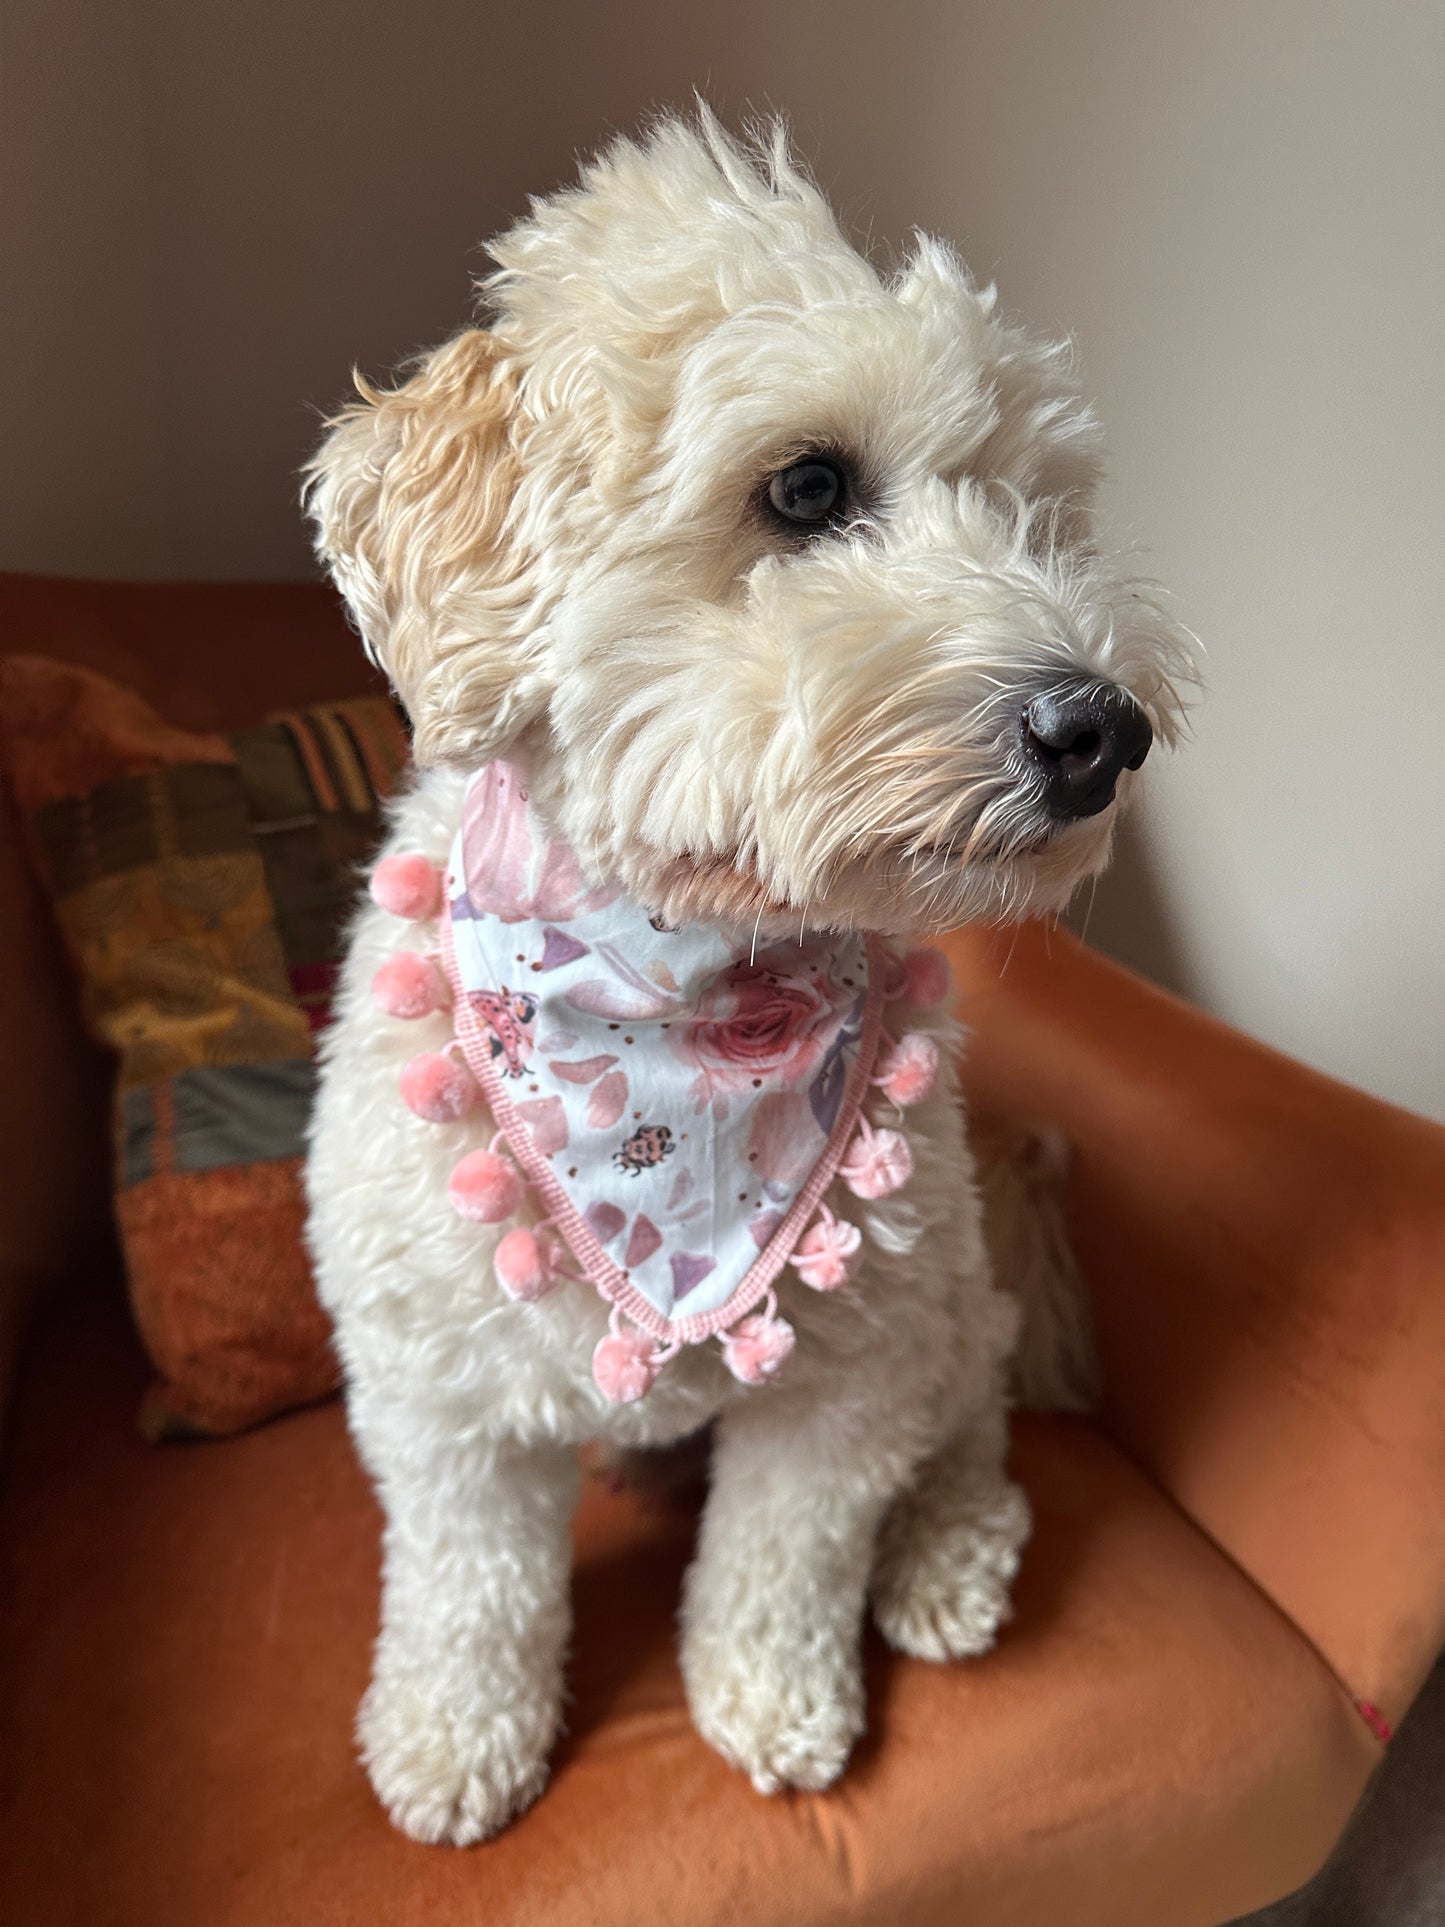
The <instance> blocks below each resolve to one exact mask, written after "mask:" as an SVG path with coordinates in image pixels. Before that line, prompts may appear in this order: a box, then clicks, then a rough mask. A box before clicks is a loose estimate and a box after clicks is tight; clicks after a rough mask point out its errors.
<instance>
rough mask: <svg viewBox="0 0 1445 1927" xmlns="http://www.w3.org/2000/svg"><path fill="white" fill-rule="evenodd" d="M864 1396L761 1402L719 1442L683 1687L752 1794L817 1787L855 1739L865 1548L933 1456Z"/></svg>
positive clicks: (830, 1394)
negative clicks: (917, 1468) (925, 1457)
mask: <svg viewBox="0 0 1445 1927" xmlns="http://www.w3.org/2000/svg"><path fill="white" fill-rule="evenodd" d="M869 1391H872V1392H874V1393H876V1387H872V1388H867V1389H864V1388H860V1387H857V1386H851V1387H850V1385H849V1384H848V1383H846V1382H843V1381H841V1380H839V1379H835V1380H834V1381H833V1382H832V1383H831V1384H830V1386H829V1387H828V1389H827V1391H826V1392H821V1391H820V1390H819V1389H818V1388H817V1387H816V1385H815V1387H814V1388H813V1391H812V1393H811V1395H810V1396H808V1397H806V1398H804V1397H797V1396H794V1395H793V1392H792V1388H791V1387H789V1386H787V1385H786V1384H783V1385H777V1386H768V1387H766V1388H764V1389H762V1390H760V1391H758V1392H757V1393H755V1394H754V1395H753V1396H752V1397H750V1398H749V1399H747V1400H746V1401H745V1402H744V1403H743V1404H742V1405H740V1406H738V1407H736V1408H735V1409H734V1410H733V1411H731V1412H729V1413H728V1414H727V1416H726V1417H725V1418H724V1419H723V1420H722V1421H721V1422H720V1424H719V1426H718V1429H717V1438H716V1442H715V1445H714V1451H713V1464H712V1483H711V1489H710V1491H709V1494H708V1501H707V1507H706V1510H705V1512H704V1515H703V1523H702V1532H701V1536H700V1540H699V1544H698V1552H697V1557H696V1559H695V1560H694V1562H693V1565H692V1569H691V1571H690V1572H689V1574H688V1577H687V1585H686V1591H685V1598H684V1605H683V1636H682V1665H683V1674H684V1677H685V1679H686V1682H687V1691H688V1699H689V1701H690V1703H691V1707H692V1714H693V1719H694V1721H695V1723H696V1725H697V1728H698V1731H699V1732H700V1733H701V1734H702V1736H703V1738H704V1739H706V1740H708V1741H709V1742H710V1743H711V1744H712V1745H713V1746H715V1747H716V1748H717V1749H718V1751H719V1752H720V1753H721V1754H722V1755H723V1756H724V1758H726V1759H727V1760H729V1761H731V1762H732V1764H733V1765H734V1766H737V1767H740V1768H741V1769H742V1770H743V1771H744V1772H745V1773H747V1774H748V1775H750V1777H751V1779H752V1782H753V1784H754V1786H756V1787H757V1788H758V1790H759V1791H760V1792H762V1793H772V1792H775V1791H776V1790H777V1789H778V1788H779V1787H781V1786H797V1787H812V1788H817V1787H824V1786H827V1785H828V1784H829V1783H830V1782H831V1781H833V1780H835V1779H836V1778H837V1776H838V1775H839V1773H841V1772H842V1770H843V1767H844V1765H845V1763H846V1761H847V1758H848V1755H849V1753H850V1751H851V1750H852V1747H853V1742H854V1741H855V1740H856V1739H857V1737H858V1735H859V1734H860V1733H861V1731H862V1729H863V1682H862V1660H861V1635H862V1622H863V1614H864V1610H865V1604H866V1595H867V1588H868V1575H869V1570H870V1568H871V1565H872V1560H873V1545H874V1539H875V1537H876V1534H877V1531H878V1524H879V1520H880V1519H881V1518H882V1516H883V1512H884V1509H885V1507H886V1506H887V1504H888V1502H889V1500H890V1499H891V1498H892V1497H893V1496H894V1494H895V1493H896V1492H897V1491H898V1490H899V1488H900V1487H901V1485H902V1484H903V1483H904V1482H905V1481H906V1480H907V1478H908V1476H909V1473H910V1472H911V1470H912V1468H913V1465H914V1463H915V1462H916V1459H917V1457H918V1456H919V1455H920V1454H921V1452H922V1451H925V1450H927V1449H928V1443H930V1442H931V1440H927V1439H925V1437H924V1435H923V1433H922V1432H921V1430H920V1426H921V1425H923V1424H926V1421H925V1420H922V1418H921V1415H920V1414H918V1413H916V1412H912V1411H908V1412H903V1413H899V1412H893V1411H888V1410H880V1409H879V1408H878V1404H877V1402H876V1398H870V1396H869Z"/></svg>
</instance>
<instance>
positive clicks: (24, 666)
mask: <svg viewBox="0 0 1445 1927" xmlns="http://www.w3.org/2000/svg"><path fill="white" fill-rule="evenodd" d="M0 749H3V753H4V757H5V765H6V773H7V776H8V779H9V783H10V786H11V788H12V791H13V793H14V795H15V798H16V800H17V802H18V803H19V805H20V808H21V810H22V812H23V814H24V816H25V819H26V822H27V824H28V827H29V830H30V835H31V842H32V846H33V848H34V851H35V854H36V859H37V862H38V864H39V867H40V870H41V874H42V876H43V878H44V881H45V883H46V885H47V887H48V889H49V891H50V893H51V895H52V897H53V899H54V903H55V908H56V914H57V916H58V918H59V921H60V924H61V928H62V930H63V932H64V935H65V939H66V942H67V945H68V948H69V951H70V954H71V956H72V958H73V960H74V962H75V966H76V970H77V973H78V975H79V978H80V982H81V996H82V1004H83V1009H84V1013H85V1016H86V1020H87V1022H88V1024H89V1026H90V1028H91V1029H92V1030H93V1031H94V1032H95V1034H96V1035H97V1036H99V1037H100V1038H101V1039H102V1041H104V1042H105V1043H106V1044H107V1045H109V1046H110V1048H111V1049H112V1050H113V1051H114V1053H115V1056H116V1059H117V1066H118V1070H117V1079H116V1096H115V1115H114V1123H115V1146H116V1156H115V1171H116V1211H117V1217H118V1221H119V1226H120V1232H121V1240H122V1244H123V1247H124V1252H125V1259H126V1266H127V1272H128V1276H129V1282H130V1291H131V1300H132V1304H133V1307H134V1310H135V1315H136V1319H137V1323H138V1325H139V1327H140V1332H141V1336H142V1339H143V1340H144V1342H145V1344H146V1347H147V1349H148V1350H149V1352H150V1355H151V1358H152V1360H153V1362H154V1364H155V1366H156V1368H157V1371H158V1373H159V1380H158V1383H157V1384H156V1385H155V1386H154V1387H153V1388H152V1390H151V1392H150V1394H149V1395H148V1397H147V1400H146V1403H145V1406H144V1408H143V1411H142V1426H143V1429H144V1430H146V1432H147V1433H148V1434H149V1435H150V1436H152V1437H156V1438H160V1437H169V1436H177V1435H182V1434H195V1433H206V1434H215V1433H223V1432H231V1431H235V1430H238V1429H240V1428H242V1427H244V1426H247V1425H252V1424H255V1423H257V1422H258V1421H259V1420H261V1419H264V1418H267V1417H269V1416H271V1415H272V1414H274V1413H276V1412H278V1411H281V1410H284V1409H286V1408H287V1407H289V1406H293V1405H298V1404H302V1403H305V1402H307V1401H309V1400H312V1399H316V1398H319V1397H322V1396H324V1395H325V1394H326V1393H327V1392H329V1391H330V1390H332V1389H333V1388H334V1385H335V1382H336V1375H337V1373H336V1361H335V1358H334V1355H333V1353H332V1350H331V1344H330V1333H329V1329H328V1327H327V1323H326V1319H325V1316H324V1314H323V1313H322V1311H321V1309H320V1306H319V1305H318V1304H317V1302H316V1298H315V1294H314V1291H313V1289H312V1284H311V1278H310V1273H309V1270H308V1267H307V1263H306V1258H305V1252H304V1247H303V1244H302V1226H303V1215H304V1214H303V1204H302V1195H301V1185H300V1169H301V1158H302V1154H303V1148H304V1141H305V1132H306V1123H307V1117H308V1114H309V1111H310V1106H311V1097H312V1090H313V1083H314V1055H313V1053H314V1039H315V1035H316V1032H317V1031H318V1029H320V1027H321V1026H322V1025H324V1024H325V1022H326V1020H327V1017H328V1014H329V1003H330V995H331V988H332V983H333V980H334V976H335V972H336V967H337V960H338V956H339V952H340V941H341V932H342V928H343V925H344V923H345V920H346V917H347V914H348V912H349V909H350V907H351V905H352V903H353V902H354V900H355V896H356V891H357V880H358V871H359V868H360V866H361V865H362V864H363V863H364V862H365V860H366V859H367V857H368V856H369V854H370V852H371V850H372V848H373V847H374V845H375V843H376V841H377V839H378V837H379V835H380V830H381V806H382V804H383V802H384V801H385V799H386V797H387V796H388V795H389V794H390V793H391V792H392V790H393V789H394V788H395V786H396V784H397V782H398V780H399V778H400V776H401V773H402V771H403V769H404V766H405V763H406V758H407V753H408V750H407V741H406V735H405V731H404V729H403V727H402V724H401V722H400V720H399V719H398V717H397V715H396V714H395V712H394V711H393V710H392V708H391V706H390V705H389V704H388V703H387V702H386V701H385V700H384V699H383V698H380V697H362V698H357V699H354V700H351V701H347V702H337V703H331V704H325V705H321V706H319V707H316V708H312V709H307V710H304V711H296V712H291V713H288V714H285V715H281V716H277V717H274V718H272V719H271V720H270V721H269V722H266V723H264V724H262V725H261V726H260V727H258V728H254V729H245V730H240V731H237V732H235V733H234V734H231V735H228V736H212V735H200V734H195V733H192V732H188V731H181V730H177V729H174V728H171V727H170V726H169V725H167V724H166V723H165V722H164V721H163V720H162V719H161V718H160V717H159V716H158V715H157V714H156V713H155V711H154V710H152V709H151V708H150V707H149V706H148V705H146V704H145V703H143V702H142V701H141V699H140V698H139V697H138V696H137V695H136V694H135V693H134V692H133V691H130V690H127V689H124V688H122V687H121V686H120V685H118V684H116V683H113V682H111V681H109V680H108V679H106V678H105V677H102V676H98V675H96V674H94V673H93V672H92V671H89V670H86V669H81V668H78V667H75V666H72V665H69V664H65V663H60V662H55V661H52V660H50V659H48V658H42V657H26V656H17V657H11V658H10V659H9V661H7V662H6V663H5V664H4V666H3V668H0Z"/></svg>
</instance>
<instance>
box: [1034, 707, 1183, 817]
mask: <svg viewBox="0 0 1445 1927" xmlns="http://www.w3.org/2000/svg"><path fill="white" fill-rule="evenodd" d="M1020 728H1021V730H1022V734H1023V743H1024V750H1025V753H1026V754H1027V756H1028V759H1029V762H1030V763H1031V764H1032V766H1033V767H1034V768H1035V769H1036V770H1037V772H1038V774H1039V776H1040V778H1041V779H1042V786H1043V787H1042V796H1043V803H1044V807H1045V809H1046V810H1047V811H1048V813H1049V815H1050V816H1052V817H1055V818H1058V819H1060V820H1062V821H1073V820H1075V819H1076V818H1079V817H1085V816H1097V815H1098V814H1099V812H1100V811H1101V810H1106V809H1108V807H1109V805H1110V804H1111V803H1112V802H1113V800H1114V789H1115V786H1116V784H1117V783H1118V781H1119V778H1120V776H1122V775H1123V773H1124V771H1125V770H1126V769H1138V768H1139V766H1140V765H1141V764H1142V763H1143V761H1144V758H1145V757H1146V756H1147V755H1148V754H1149V746H1150V744H1151V743H1152V742H1153V741H1154V731H1153V729H1152V728H1151V727H1150V724H1149V718H1148V717H1147V716H1146V715H1145V714H1144V712H1143V710H1142V709H1141V708H1140V707H1139V705H1138V703H1136V702H1135V700H1134V698H1133V697H1132V696H1131V695H1130V694H1129V693H1128V691H1127V690H1124V689H1121V688H1120V687H1119V686H1118V684H1117V683H1110V682H1079V683H1065V684H1059V683H1054V684H1052V685H1051V686H1050V687H1049V689H1048V690H1047V692H1046V693H1045V694H1043V695H1041V696H1035V697H1034V698H1033V700H1032V701H1031V702H1029V703H1026V704H1025V706H1024V709H1023V713H1022V716H1021V718H1020Z"/></svg>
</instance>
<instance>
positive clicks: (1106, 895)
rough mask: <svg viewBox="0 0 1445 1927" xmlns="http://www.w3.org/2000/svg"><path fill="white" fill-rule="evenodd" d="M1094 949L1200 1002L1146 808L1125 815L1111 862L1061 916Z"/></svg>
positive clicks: (1197, 986) (1115, 840)
mask: <svg viewBox="0 0 1445 1927" xmlns="http://www.w3.org/2000/svg"><path fill="white" fill-rule="evenodd" d="M1064 921H1065V923H1067V924H1068V926H1069V928H1070V929H1071V930H1073V931H1075V932H1076V933H1077V934H1078V935H1079V936H1081V937H1085V938H1087V941H1088V942H1089V944H1090V945H1091V947H1092V948H1094V949H1096V950H1102V951H1103V952H1104V954H1105V955H1106V956H1109V957H1113V958H1115V959H1116V960H1117V961H1118V962H1119V963H1122V964H1127V965H1128V966H1129V968H1130V969H1131V970H1137V971H1138V972H1139V973H1140V975H1141V976H1144V977H1148V978H1149V979H1150V980H1151V982H1153V983H1156V984H1159V985H1160V986H1161V987H1162V988H1163V989H1165V990H1172V991H1173V992H1174V994H1175V995H1176V996H1178V997H1186V998H1188V1000H1189V1001H1190V1002H1191V1003H1200V1002H1202V1001H1203V998H1202V996H1201V991H1200V986H1199V983H1198V981H1197V977H1196V973H1195V971H1194V970H1193V969H1192V968H1191V965H1190V960H1189V955H1188V951H1187V949H1186V946H1185V943H1184V939H1183V936H1182V934H1181V932H1180V930H1179V928H1178V926H1177V924H1176V923H1175V920H1174V918H1173V917H1172V915H1171V914H1170V910H1169V904H1168V898H1167V896H1166V894H1165V892H1164V890H1163V888H1162V886H1161V884H1160V881H1159V870H1158V862H1157V859H1156V857H1155V854H1154V847H1153V844H1152V842H1151V840H1150V834H1149V819H1148V814H1147V807H1146V808H1145V809H1144V810H1141V811H1140V812H1138V813H1136V814H1135V815H1133V816H1127V817H1125V819H1124V821H1123V822H1122V823H1121V824H1120V826H1119V832H1118V835H1117V836H1116V837H1115V839H1114V861H1113V862H1112V864H1111V865H1110V866H1109V868H1108V869H1107V870H1106V871H1105V872H1104V874H1103V876H1101V877H1100V878H1099V880H1098V882H1097V883H1096V884H1094V885H1092V886H1086V887H1085V888H1084V889H1083V890H1081V891H1080V892H1079V894H1078V896H1077V897H1076V898H1075V900H1074V902H1073V903H1072V904H1071V905H1070V907H1069V910H1068V914H1067V915H1066V917H1065V918H1064Z"/></svg>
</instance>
